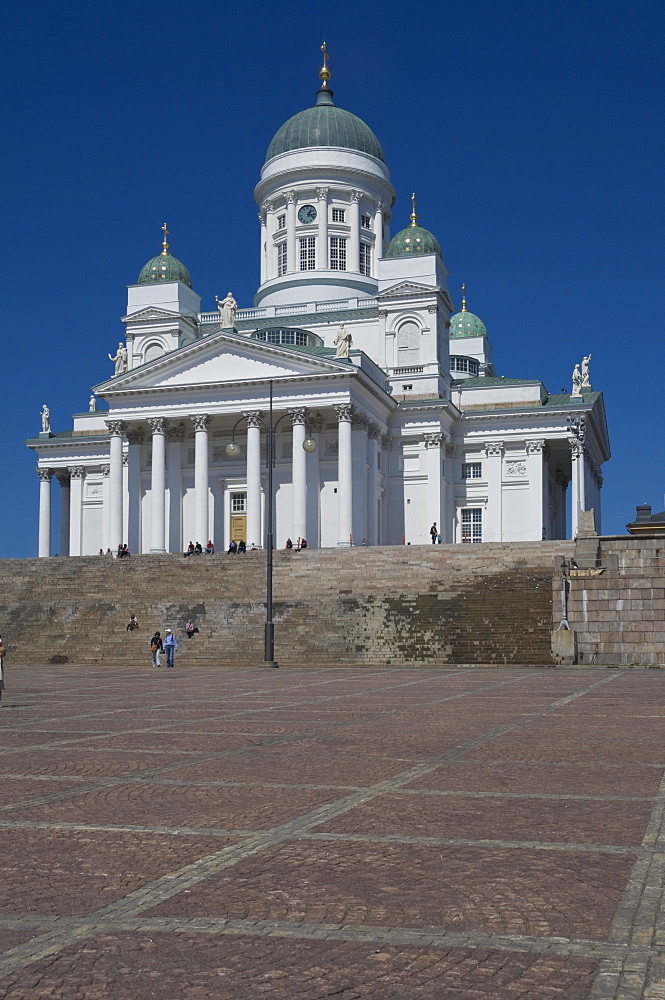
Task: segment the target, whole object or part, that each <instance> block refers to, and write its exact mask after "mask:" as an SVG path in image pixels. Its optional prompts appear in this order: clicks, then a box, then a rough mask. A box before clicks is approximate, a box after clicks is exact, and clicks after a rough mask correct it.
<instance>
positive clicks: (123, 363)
mask: <svg viewBox="0 0 665 1000" xmlns="http://www.w3.org/2000/svg"><path fill="white" fill-rule="evenodd" d="M109 361H113V363H114V364H115V372H114V375H122V374H123V373H124V372H126V371H127V348H126V347H125V345H124V344H123V343H122V341H120V343H119V344H118V350H117V351H116V355H115V357H114V358H113V357H111V355H110V354H109Z"/></svg>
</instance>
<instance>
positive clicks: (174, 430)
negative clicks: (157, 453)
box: [166, 422, 185, 444]
mask: <svg viewBox="0 0 665 1000" xmlns="http://www.w3.org/2000/svg"><path fill="white" fill-rule="evenodd" d="M166 437H167V440H168V441H169V442H170V443H171V444H173V442H174V441H184V440H185V425H184V424H183V423H182V422H180V423H179V424H171V425H170V426H169V427H167V428H166Z"/></svg>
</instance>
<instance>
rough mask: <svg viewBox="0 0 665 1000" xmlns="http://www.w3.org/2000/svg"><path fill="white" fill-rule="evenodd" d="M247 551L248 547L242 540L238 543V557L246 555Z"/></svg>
mask: <svg viewBox="0 0 665 1000" xmlns="http://www.w3.org/2000/svg"><path fill="white" fill-rule="evenodd" d="M246 551H247V546H246V545H245V542H244V539H242V538H241V539H240V541H239V542H238V555H240V554H242V555H244V554H245V552H246Z"/></svg>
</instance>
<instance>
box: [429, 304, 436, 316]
mask: <svg viewBox="0 0 665 1000" xmlns="http://www.w3.org/2000/svg"><path fill="white" fill-rule="evenodd" d="M438 311H439V307H438V305H437V304H436V302H430V304H429V305H428V307H427V312H428V313H429V314H430V316H434V315H435V313H437V312H438Z"/></svg>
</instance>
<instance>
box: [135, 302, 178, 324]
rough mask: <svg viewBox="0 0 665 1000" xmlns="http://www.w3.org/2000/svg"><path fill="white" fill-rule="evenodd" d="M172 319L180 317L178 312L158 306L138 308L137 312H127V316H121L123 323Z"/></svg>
mask: <svg viewBox="0 0 665 1000" xmlns="http://www.w3.org/2000/svg"><path fill="white" fill-rule="evenodd" d="M164 319H168V320H174V319H180V313H177V312H173V310H171V309H162V308H160V307H158V306H148V307H147V308H145V309H139V311H138V312H135V313H129V315H128V316H123V317H122V322H123V323H155V322H159V321H160V320H164Z"/></svg>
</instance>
